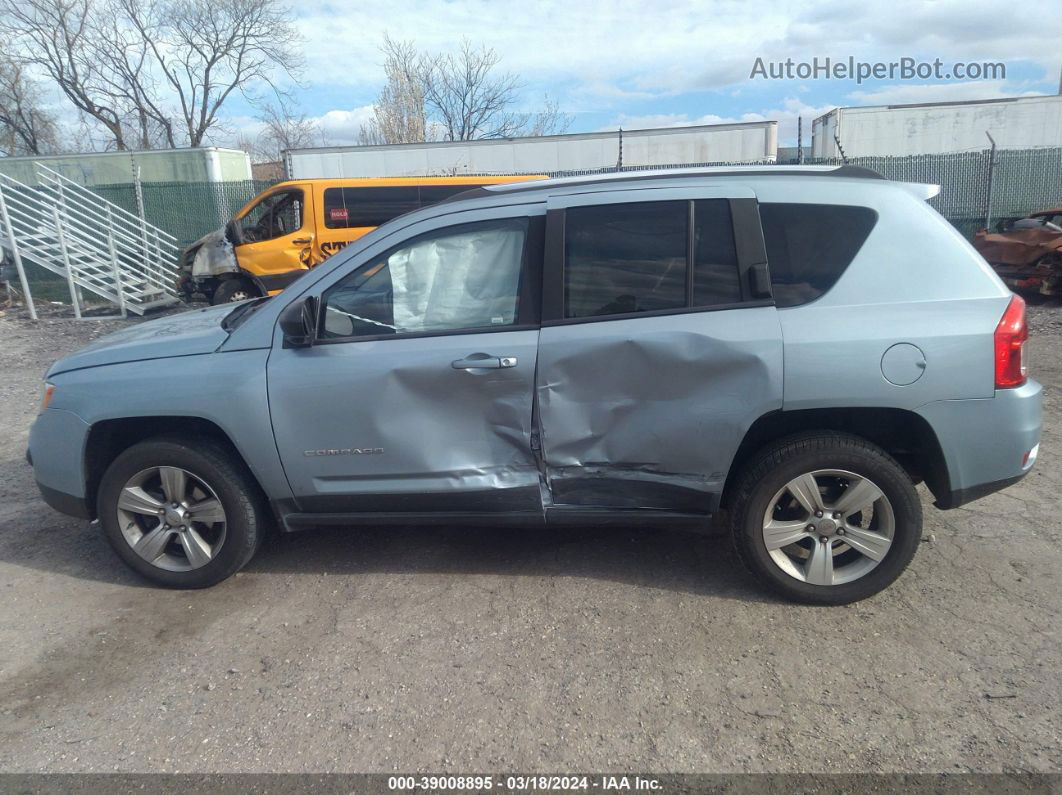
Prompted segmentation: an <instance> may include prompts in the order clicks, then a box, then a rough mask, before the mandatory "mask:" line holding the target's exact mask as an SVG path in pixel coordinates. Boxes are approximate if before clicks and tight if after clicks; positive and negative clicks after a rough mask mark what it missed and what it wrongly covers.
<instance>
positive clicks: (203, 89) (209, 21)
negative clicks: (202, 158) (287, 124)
mask: <svg viewBox="0 0 1062 795" xmlns="http://www.w3.org/2000/svg"><path fill="white" fill-rule="evenodd" d="M119 2H121V3H122V5H123V7H124V9H125V12H126V14H127V15H128V18H129V20H130V21H131V23H132V24H133V26H134V27H135V28H136V30H137V31H138V32H139V33H140V35H141V37H142V38H143V40H144V41H145V42H147V43H148V45H149V46H150V48H151V52H152V54H153V55H154V59H155V64H156V66H157V68H158V70H159V71H160V73H161V75H162V79H163V81H164V82H165V84H166V85H167V87H168V89H169V90H170V91H171V92H172V93H173V95H174V96H175V97H176V100H177V106H178V108H179V113H178V118H177V121H178V123H179V124H181V126H182V133H183V137H184V138H185V140H186V143H187V144H188V145H189V146H200V145H201V144H202V143H203V139H204V138H205V137H206V135H207V134H208V133H209V132H210V130H211V129H212V128H213V127H215V126H216V125H217V123H218V113H219V111H220V110H221V107H222V105H223V104H224V103H225V101H226V100H227V99H228V98H229V97H230V96H231V95H232V94H233V93H234V92H235V93H242V94H244V95H245V96H250V97H251V98H252V99H255V98H256V97H254V96H252V95H251V92H252V91H253V90H254V88H255V86H256V85H258V84H261V85H264V86H266V87H267V88H268V89H270V90H271V91H272V93H274V94H275V95H277V96H278V97H282V96H283V91H282V90H281V89H280V88H279V87H278V86H277V84H276V82H275V78H276V77H277V76H278V73H282V74H286V75H287V76H289V77H291V78H297V77H298V75H299V74H300V73H301V70H302V66H303V60H302V57H301V55H300V53H299V49H298V45H299V44H300V42H301V37H300V36H299V34H298V32H297V30H296V28H295V25H294V24H293V23H292V21H291V11H290V9H289V8H287V7H286V6H284V5H282V4H281V3H280V2H279V0H226V2H217V0H157V2H155V3H150V4H144V3H142V2H140V0H119Z"/></svg>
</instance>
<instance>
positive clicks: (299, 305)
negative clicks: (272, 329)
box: [278, 295, 317, 348]
mask: <svg viewBox="0 0 1062 795" xmlns="http://www.w3.org/2000/svg"><path fill="white" fill-rule="evenodd" d="M278 322H279V323H280V330H281V331H282V332H283V333H284V347H285V348H309V347H310V346H312V345H313V343H314V340H315V339H316V338H317V299H316V298H314V297H313V296H312V295H311V296H307V297H306V298H304V299H302V300H301V301H295V302H294V303H291V304H288V305H287V306H286V307H285V308H284V311H283V312H281V313H280V320H279V321H278Z"/></svg>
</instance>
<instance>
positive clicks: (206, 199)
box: [92, 179, 274, 247]
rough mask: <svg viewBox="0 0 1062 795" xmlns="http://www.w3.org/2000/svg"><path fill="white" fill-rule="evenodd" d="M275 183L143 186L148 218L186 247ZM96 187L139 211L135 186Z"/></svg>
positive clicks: (126, 206) (183, 183)
mask: <svg viewBox="0 0 1062 795" xmlns="http://www.w3.org/2000/svg"><path fill="white" fill-rule="evenodd" d="M273 184H274V183H273V182H269V181H263V180H251V179H249V180H243V181H240V182H145V183H143V184H141V186H140V191H141V195H142V196H143V200H144V218H145V220H147V222H148V223H150V224H154V225H155V226H158V227H160V228H161V229H165V230H166V231H167V232H169V233H170V234H171V235H173V236H174V237H176V238H177V241H178V243H179V244H180V245H181V246H182V247H183V246H186V245H188V244H189V243H192V242H194V241H196V240H198V239H199V238H201V237H202V236H203V235H205V234H206V233H207V232H210V231H212V230H214V229H217V228H218V227H220V226H224V225H225V223H226V222H227V221H228V220H229V219H230V218H232V217H233V216H234V215H235V214H236V213H237V212H238V211H239V210H240V208H241V207H243V206H244V205H245V204H247V202H249V201H250V200H251V199H253V198H254V197H255V196H256V195H257V194H259V193H261V192H262V191H263V190H265V189H266V188H268V187H269V186H270V185H273ZM92 190H94V191H96V193H98V194H100V195H101V196H102V197H103V198H105V199H107V200H108V201H112V202H114V203H115V204H117V205H119V206H121V207H124V208H125V209H127V210H129V212H131V213H136V214H139V208H138V207H137V198H136V186H135V185H131V184H125V185H97V186H94V187H93V188H92Z"/></svg>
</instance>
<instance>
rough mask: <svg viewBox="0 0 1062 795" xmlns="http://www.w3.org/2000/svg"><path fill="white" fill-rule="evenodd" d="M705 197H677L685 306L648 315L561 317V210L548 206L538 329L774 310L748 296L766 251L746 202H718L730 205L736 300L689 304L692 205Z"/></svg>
mask: <svg viewBox="0 0 1062 795" xmlns="http://www.w3.org/2000/svg"><path fill="white" fill-rule="evenodd" d="M718 198H719V197H717V196H706V197H704V198H703V199H699V198H696V197H690V198H688V199H687V198H684V199H678V201H685V202H686V203H687V204H688V206H689V209H688V212H689V216H688V218H689V220H688V223H687V229H686V235H687V240H686V262H687V268H686V306H684V307H676V308H672V309H656V310H651V311H648V312H624V313H620V314H614V315H591V316H588V317H570V318H569V317H565V316H564V268H565V262H564V232H565V219H566V208H554V209H550V210H547V212H546V234H545V252H544V254H545V256H544V261H543V267H542V278H543V285H542V326H543V327H549V326H570V325H573V324H576V323H601V322H605V321H609V320H630V319H633V318H639V317H662V316H666V315H684V314H693V313H696V312H721V311H726V310H728V309H753V308H756V307H764V306H774V298H773V297H772V298H756V297H754V296H753V294H752V285H751V283H750V276H751V274H750V271H751V269H752V268H753V267H754V266H756V265H763V264H764V263H766V262H767V249H766V245H765V243H764V240H763V230H762V229H761V228H760V214H759V204H758V202H757V200H756V199H752V198H733V199H723V201H726V202H728V203H729V205H730V223H731V226H732V227H733V233H734V248H735V250H736V254H737V267H738V282H739V284H740V286H741V301H738V302H733V303H728V304H708V305H705V306H695V305H693V298H694V292H693V286H694V282H693V279H694V267H693V261H694V234H695V224H694V222H695V213H696V210H695V206H696V202H698V201H707V200H712V199H718ZM667 201H671V202H673V201H676V200H675V199H665V198H660V199H656V198H653V199H642V200H639V201H638V202H636V203H638V204H643V203H644V204H649V203H655V202H667ZM610 204H611V203H610V202H602V203H601V204H588V205H582V204H580V205H579V206H580V207H603V206H608V205H610Z"/></svg>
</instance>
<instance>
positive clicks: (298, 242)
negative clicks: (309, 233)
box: [291, 237, 313, 246]
mask: <svg viewBox="0 0 1062 795" xmlns="http://www.w3.org/2000/svg"><path fill="white" fill-rule="evenodd" d="M312 242H313V238H312V237H300V238H297V239H295V240H292V241H291V245H293V246H305V245H309V244H310V243H312Z"/></svg>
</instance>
